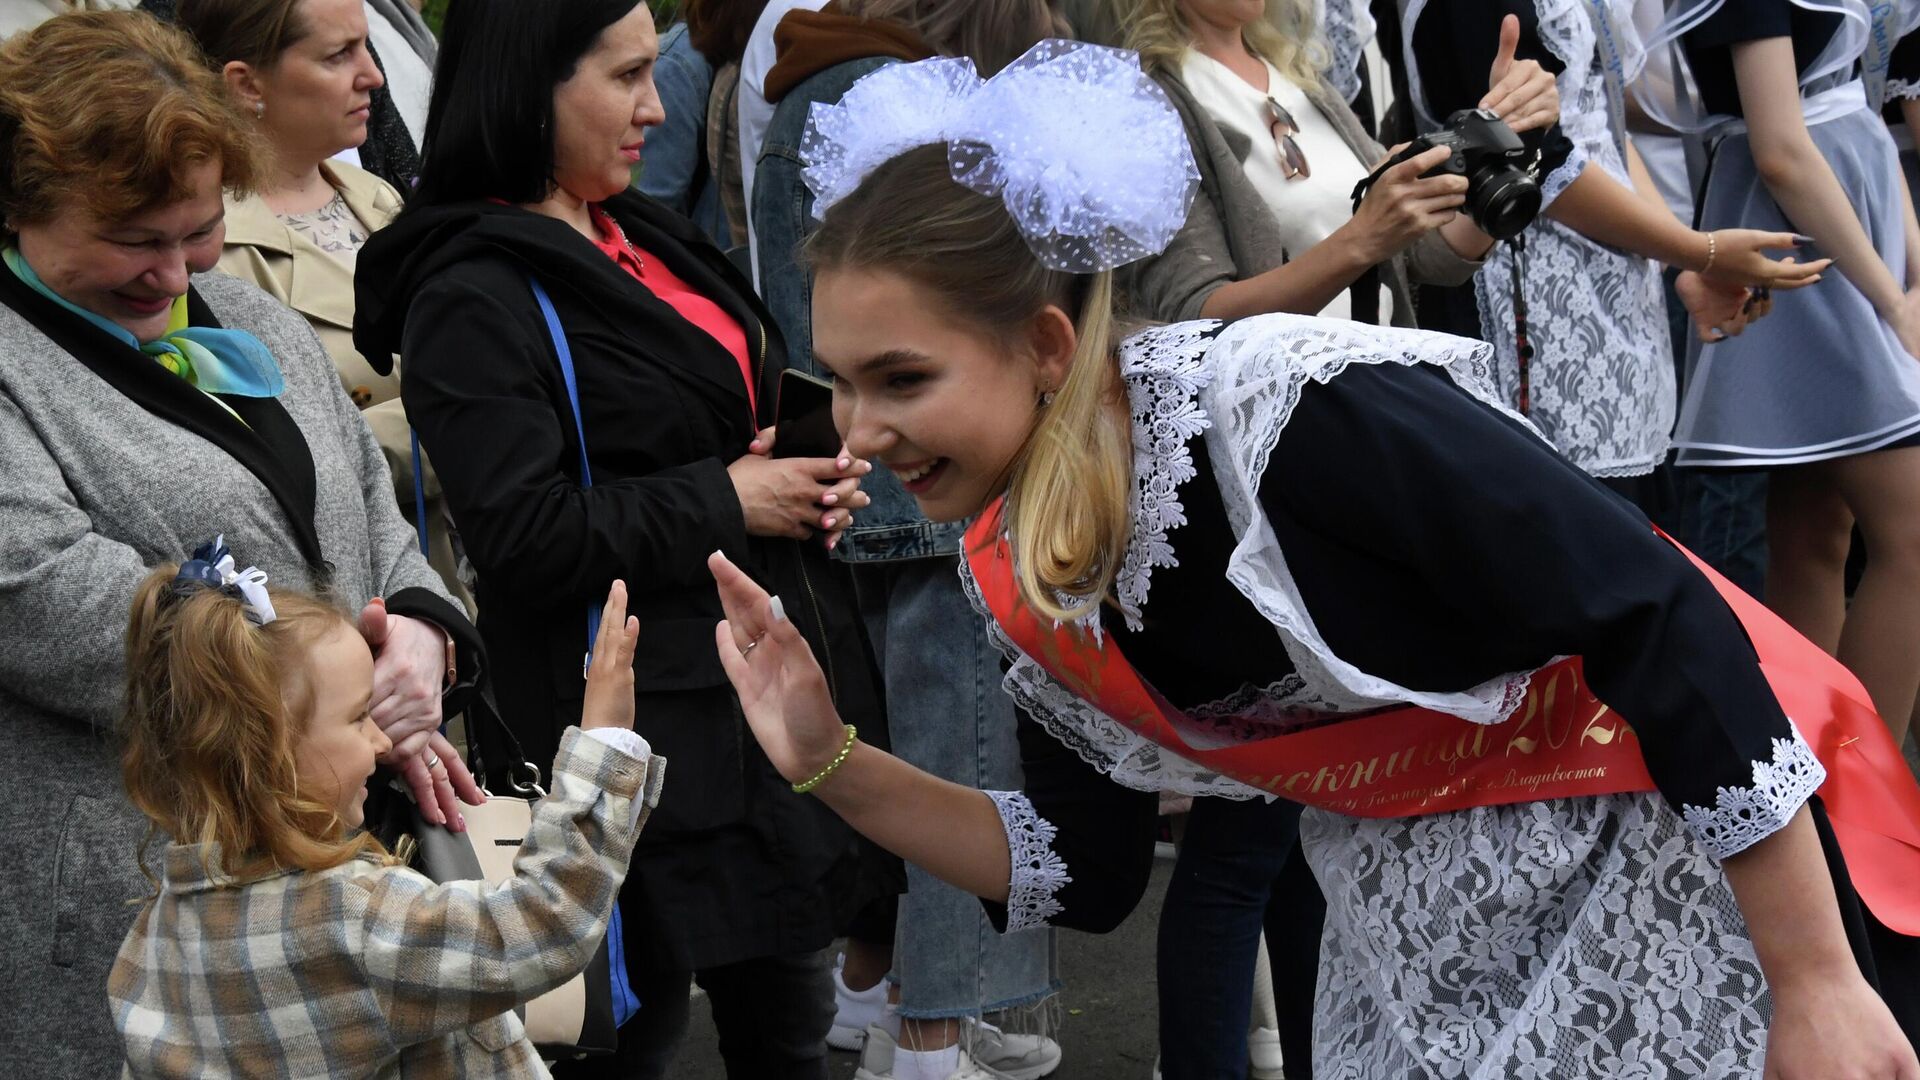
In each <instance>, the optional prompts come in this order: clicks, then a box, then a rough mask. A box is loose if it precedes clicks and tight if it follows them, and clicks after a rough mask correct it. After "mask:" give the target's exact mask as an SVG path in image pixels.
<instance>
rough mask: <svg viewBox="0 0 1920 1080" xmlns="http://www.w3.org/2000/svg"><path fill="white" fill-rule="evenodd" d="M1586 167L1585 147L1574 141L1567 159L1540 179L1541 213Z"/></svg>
mask: <svg viewBox="0 0 1920 1080" xmlns="http://www.w3.org/2000/svg"><path fill="white" fill-rule="evenodd" d="M1586 167H1587V148H1586V147H1584V146H1581V145H1579V144H1578V143H1575V144H1574V147H1573V153H1571V154H1568V155H1567V160H1565V161H1563V162H1561V163H1560V167H1559V168H1557V169H1555V170H1553V171H1552V172H1550V173H1548V174H1547V178H1546V179H1544V180H1542V181H1540V210H1541V212H1542V213H1545V212H1546V209H1547V207H1549V206H1552V205H1553V200H1555V199H1557V198H1559V197H1560V193H1561V192H1563V191H1565V190H1567V185H1569V184H1571V183H1573V182H1574V181H1575V180H1578V179H1579V178H1580V173H1581V171H1582V170H1584V169H1585V168H1586Z"/></svg>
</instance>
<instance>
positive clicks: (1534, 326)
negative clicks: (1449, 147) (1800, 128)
mask: <svg viewBox="0 0 1920 1080" xmlns="http://www.w3.org/2000/svg"><path fill="white" fill-rule="evenodd" d="M1400 3H1401V25H1402V27H1403V28H1404V34H1403V37H1402V50H1403V55H1404V61H1405V65H1406V72H1407V78H1408V83H1409V87H1410V93H1409V97H1410V99H1411V100H1410V104H1411V106H1412V111H1413V116H1414V118H1415V122H1416V124H1417V126H1418V127H1419V129H1420V131H1422V132H1423V133H1432V132H1437V131H1440V130H1442V129H1445V128H1457V127H1458V123H1457V114H1458V113H1459V112H1460V111H1461V110H1467V109H1473V108H1475V107H1476V106H1477V105H1478V104H1479V102H1480V100H1481V90H1480V88H1479V87H1478V85H1476V84H1477V80H1476V79H1473V78H1471V77H1468V76H1465V75H1463V73H1464V72H1469V71H1476V70H1484V68H1483V67H1482V65H1484V63H1485V62H1486V61H1487V60H1489V59H1490V49H1491V45H1490V43H1491V41H1492V39H1493V30H1494V28H1495V27H1497V26H1500V25H1502V24H1503V23H1504V22H1506V21H1507V20H1509V19H1515V18H1517V19H1518V21H1519V31H1520V33H1519V39H1518V42H1517V46H1516V47H1515V49H1514V55H1516V56H1519V57H1521V58H1525V59H1534V60H1538V61H1539V62H1540V64H1541V65H1542V66H1544V67H1545V68H1546V69H1547V70H1549V71H1552V72H1554V73H1555V76H1556V78H1557V80H1558V83H1559V89H1560V131H1561V132H1562V133H1563V134H1564V136H1565V140H1566V142H1565V144H1563V147H1562V150H1561V152H1559V153H1556V152H1554V151H1553V148H1552V147H1551V146H1550V145H1543V146H1542V147H1541V149H1542V151H1543V155H1542V158H1541V160H1540V162H1539V164H1537V165H1535V166H1534V168H1533V171H1534V172H1535V173H1536V175H1537V179H1538V182H1539V185H1540V202H1541V207H1542V209H1541V211H1540V218H1539V219H1538V220H1536V221H1535V222H1534V224H1533V225H1532V226H1531V227H1529V228H1528V229H1527V230H1526V231H1525V232H1524V233H1522V234H1521V235H1520V236H1519V237H1517V238H1516V240H1515V242H1514V243H1512V244H1507V245H1502V246H1500V247H1498V248H1496V249H1495V250H1494V252H1493V253H1492V254H1491V255H1489V256H1488V258H1487V261H1486V265H1485V266H1484V267H1482V268H1481V270H1480V272H1479V273H1478V274H1477V275H1475V277H1474V288H1473V292H1472V293H1471V294H1470V295H1462V294H1454V295H1453V296H1451V297H1444V298H1436V300H1437V302H1435V303H1431V304H1430V303H1429V302H1428V300H1427V298H1426V297H1424V296H1423V297H1422V311H1421V315H1422V320H1421V321H1422V325H1424V326H1429V327H1431V328H1434V329H1442V330H1450V331H1452V332H1455V333H1460V334H1466V335H1469V336H1474V337H1480V338H1483V339H1484V340H1486V341H1488V342H1490V343H1491V344H1492V345H1493V347H1494V355H1495V357H1496V360H1497V363H1496V364H1495V369H1494V375H1495V378H1496V379H1497V381H1498V389H1499V393H1500V397H1501V398H1502V400H1503V401H1504V402H1505V403H1506V404H1507V405H1509V406H1510V407H1513V408H1515V409H1517V410H1518V411H1519V412H1521V413H1523V414H1525V415H1526V416H1527V417H1528V418H1529V419H1530V420H1532V421H1533V422H1534V424H1535V425H1537V426H1538V427H1539V428H1540V430H1541V431H1542V433H1544V434H1545V435H1546V436H1547V438H1548V439H1549V440H1551V441H1552V442H1553V444H1554V445H1555V446H1556V447H1558V448H1559V450H1560V452H1561V453H1563V454H1565V455H1566V456H1567V458H1568V459H1569V460H1570V461H1572V462H1573V463H1574V464H1576V465H1578V466H1580V467H1581V468H1582V469H1584V470H1585V471H1586V472H1588V473H1589V474H1591V475H1593V476H1595V477H1598V478H1600V479H1601V480H1603V481H1606V482H1609V484H1610V486H1613V487H1614V488H1615V489H1616V490H1619V491H1621V492H1622V493H1623V494H1628V495H1630V496H1634V497H1637V498H1640V499H1641V500H1642V501H1645V499H1646V497H1647V496H1648V495H1650V494H1651V493H1650V492H1649V491H1648V490H1647V489H1646V487H1645V483H1644V480H1642V479H1640V478H1644V477H1645V476H1646V475H1647V474H1649V473H1651V472H1652V471H1653V470H1654V468H1655V467H1656V466H1657V465H1659V464H1660V463H1661V462H1662V461H1663V460H1665V458H1666V455H1667V450H1668V447H1669V445H1670V441H1671V433H1672V429H1673V416H1674V407H1675V397H1676V392H1675V388H1674V375H1673V363H1672V345H1671V343H1670V340H1669V335H1668V332H1667V324H1666V315H1665V311H1666V308H1665V300H1664V298H1663V295H1662V293H1661V288H1660V267H1659V265H1658V264H1662V263H1664V264H1666V265H1668V266H1672V267H1675V268H1677V269H1679V270H1681V271H1683V272H1682V273H1681V275H1680V278H1679V280H1678V282H1677V288H1678V290H1679V294H1680V297H1681V299H1682V300H1683V301H1685V303H1686V305H1687V309H1688V311H1689V312H1691V313H1692V315H1693V317H1694V322H1695V324H1696V327H1697V330H1698V332H1699V334H1700V335H1701V336H1702V337H1703V338H1718V337H1719V336H1722V335H1723V334H1724V335H1731V334H1737V333H1739V332H1740V330H1741V329H1742V328H1744V326H1745V324H1746V322H1747V320H1748V319H1749V318H1750V317H1751V316H1753V315H1755V314H1759V313H1764V311H1765V310H1766V307H1765V304H1766V300H1765V299H1764V296H1763V295H1759V294H1754V293H1751V292H1749V289H1748V287H1749V286H1760V287H1766V288H1771V289H1775V290H1778V289H1788V288H1797V287H1800V286H1803V285H1807V284H1810V283H1812V282H1813V281H1814V280H1817V278H1818V275H1819V271H1820V270H1821V269H1823V268H1824V267H1825V266H1826V263H1825V262H1824V261H1823V262H1819V263H1811V264H1798V263H1795V262H1794V261H1793V260H1791V259H1789V260H1786V261H1784V262H1775V261H1773V260H1771V259H1769V258H1768V257H1767V256H1766V255H1765V254H1764V252H1765V251H1766V250H1767V249H1770V248H1784V247H1790V246H1792V244H1793V237H1792V235H1791V234H1790V233H1788V232H1784V231H1771V232H1760V231H1755V230H1750V229H1723V230H1719V231H1717V232H1714V233H1702V232H1697V231H1694V230H1692V229H1689V228H1687V227H1686V226H1684V225H1682V224H1681V223H1680V222H1679V220H1678V219H1676V218H1675V217H1674V216H1673V213H1672V211H1671V210H1669V209H1667V206H1666V203H1665V202H1664V201H1663V200H1662V199H1661V198H1660V195H1659V192H1658V191H1657V190H1655V188H1654V186H1653V182H1652V180H1651V178H1650V177H1649V176H1648V174H1647V171H1646V168H1645V166H1644V165H1642V164H1641V162H1640V160H1639V157H1638V156H1637V155H1636V154H1635V152H1634V149H1633V145H1632V143H1630V142H1629V141H1628V140H1627V137H1626V130H1625V126H1624V112H1623V106H1624V96H1623V95H1624V87H1625V86H1627V85H1628V84H1629V83H1631V82H1632V81H1633V79H1634V77H1635V76H1636V75H1637V74H1638V72H1639V70H1640V68H1641V66H1642V61H1643V59H1644V54H1643V52H1642V50H1641V49H1640V47H1639V44H1638V40H1637V38H1636V37H1635V35H1634V32H1633V29H1632V25H1631V21H1630V19H1629V18H1628V12H1627V11H1626V10H1624V5H1620V4H1618V3H1615V2H1613V0H1400Z"/></svg>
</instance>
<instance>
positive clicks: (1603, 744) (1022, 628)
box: [966, 504, 1920, 936]
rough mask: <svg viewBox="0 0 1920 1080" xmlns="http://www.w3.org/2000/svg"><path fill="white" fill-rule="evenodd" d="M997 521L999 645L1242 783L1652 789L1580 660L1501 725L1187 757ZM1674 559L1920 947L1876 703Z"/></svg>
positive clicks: (1894, 763)
mask: <svg viewBox="0 0 1920 1080" xmlns="http://www.w3.org/2000/svg"><path fill="white" fill-rule="evenodd" d="M998 521H999V506H998V504H996V505H995V506H994V507H992V508H990V509H989V510H988V511H987V512H986V513H985V514H982V515H981V516H980V518H979V520H978V521H976V522H975V523H974V525H973V527H972V528H971V529H969V530H968V532H967V539H966V545H967V562H968V565H969V566H970V567H971V569H972V571H973V577H974V580H975V581H976V582H977V583H978V584H979V587H980V593H981V595H982V596H983V597H984V598H985V600H986V603H987V607H988V608H989V610H991V611H992V613H993V616H994V619H995V620H996V621H998V622H999V624H1000V629H1001V631H1002V632H1003V633H1005V634H1006V635H1007V637H1008V638H1010V639H1011V640H1012V641H1013V643H1014V644H1015V645H1018V646H1019V647H1020V650H1021V651H1022V652H1024V653H1026V654H1027V655H1028V656H1030V657H1032V658H1033V660H1034V661H1035V662H1036V663H1038V664H1039V665H1040V666H1041V667H1042V668H1044V669H1045V670H1046V672H1047V674H1048V675H1050V676H1052V677H1053V679H1054V680H1055V681H1057V682H1059V683H1060V684H1061V685H1062V686H1064V687H1066V688H1067V689H1068V690H1070V691H1072V692H1073V693H1074V694H1075V695H1076V696H1078V697H1079V698H1080V699H1081V700H1083V701H1085V702H1087V703H1088V704H1089V705H1092V706H1093V707H1094V708H1097V709H1099V710H1100V711H1101V712H1102V713H1104V714H1106V715H1107V716H1109V717H1111V718H1113V719H1114V720H1116V721H1118V722H1119V723H1121V724H1123V725H1125V726H1126V727H1128V728H1129V729H1131V730H1133V731H1135V732H1137V733H1139V734H1140V735H1142V736H1145V737H1146V738H1148V739H1150V740H1152V741H1153V742H1155V743H1156V744H1158V745H1160V746H1164V747H1166V748H1167V749H1169V750H1172V751H1173V752H1175V753H1177V754H1179V755H1180V756H1181V757H1184V758H1187V759H1189V760H1191V761H1194V762H1196V763H1198V764H1200V765H1202V766H1204V767H1206V768H1208V769H1210V770H1212V771H1214V772H1217V773H1220V774H1221V775H1224V776H1228V777H1232V778H1233V779H1235V780H1238V781H1240V782H1241V783H1243V784H1247V785H1249V786H1251V787H1255V788H1259V789H1261V790H1263V791H1269V792H1272V793H1274V794H1276V795H1279V796H1282V797H1284V798H1287V799H1290V800H1292V801H1294V802H1298V803H1304V804H1306V805H1308V806H1314V807H1319V808H1321V809H1325V810H1332V811H1336V812H1338V813H1342V814H1353V815H1356V816H1359V817H1406V816H1412V815H1418V814H1431V813H1438V812H1440V811H1446V810H1460V809H1464V808H1466V807H1470V806H1495V805H1499V804H1502V803H1514V802H1527V801H1531V800H1535V799H1559V798H1567V797H1570V796H1578V795H1608V794H1614V793H1617V792H1628V791H1651V790H1653V789H1654V784H1653V780H1652V778H1651V777H1650V776H1649V775H1648V773H1647V766H1646V762H1645V761H1644V760H1643V759H1642V758H1641V756H1640V748H1639V741H1638V740H1637V739H1636V738H1635V737H1634V734H1633V729H1632V727H1631V726H1630V725H1629V724H1628V723H1627V721H1626V720H1625V719H1623V718H1622V717H1621V716H1620V715H1619V714H1618V713H1616V712H1614V711H1613V710H1612V709H1610V708H1608V707H1607V706H1606V705H1605V704H1604V703H1603V702H1601V701H1600V699H1599V698H1597V697H1596V696H1594V693H1593V690H1592V689H1591V688H1590V687H1589V686H1588V685H1587V681H1586V678H1585V676H1584V675H1583V673H1582V670H1581V663H1580V659H1579V658H1578V657H1575V658H1573V659H1570V660H1563V661H1560V662H1559V663H1556V664H1552V665H1550V666H1548V667H1545V668H1542V669H1541V670H1540V671H1538V672H1537V673H1535V675H1534V677H1533V680H1532V683H1531V685H1530V686H1529V688H1528V691H1527V695H1526V697H1525V699H1524V700H1523V701H1522V703H1521V705H1520V707H1519V708H1517V709H1515V710H1514V711H1513V714H1512V715H1511V716H1510V717H1509V718H1508V719H1506V720H1505V721H1503V722H1501V723H1498V724H1476V723H1473V722H1471V721H1468V720H1463V719H1461V718H1459V717H1457V716H1451V715H1448V714H1446V713H1442V712H1436V711H1434V710H1432V709H1425V708H1420V707H1418V706H1413V705H1403V706H1397V707H1391V708H1386V709H1382V710H1379V711H1376V712H1370V713H1364V714H1359V715H1356V716H1354V717H1352V718H1350V719H1342V720H1339V721H1338V722H1336V723H1330V724H1325V725H1321V726H1316V727H1310V728H1308V729H1307V730H1304V731H1298V732H1294V733H1292V734H1287V735H1276V736H1271V737H1268V738H1264V739H1256V740H1254V741H1251V742H1244V743H1236V744H1234V745H1231V746H1225V747H1220V748H1217V749H1211V750H1203V749H1198V748H1195V747H1193V746H1190V745H1188V744H1187V742H1186V740H1185V739H1183V738H1182V737H1181V735H1180V733H1179V731H1178V730H1177V729H1176V727H1175V726H1174V720H1175V719H1176V718H1179V717H1180V711H1179V709H1177V708H1176V707H1175V706H1174V705H1173V704H1172V703H1170V702H1168V701H1167V700H1166V699H1165V698H1164V697H1162V696H1160V694H1159V693H1158V692H1157V691H1155V690H1154V689H1153V687H1152V686H1150V685H1148V684H1147V682H1146V680H1145V679H1142V678H1141V677H1140V675H1139V673H1138V672H1136V671H1135V670H1134V669H1133V666H1132V665H1131V664H1129V663H1128V662H1127V660H1126V658H1125V657H1124V656H1122V655H1121V654H1120V649H1119V647H1118V645H1117V644H1116V643H1115V642H1114V640H1113V638H1112V637H1111V636H1108V637H1106V638H1105V639H1104V640H1103V641H1101V642H1100V643H1098V644H1096V643H1095V642H1094V641H1092V640H1090V638H1089V635H1087V634H1086V633H1084V632H1082V631H1080V630H1079V629H1078V628H1076V627H1072V626H1055V625H1053V622H1052V620H1050V619H1049V620H1044V621H1043V620H1041V619H1038V618H1036V617H1035V616H1034V614H1033V613H1032V611H1031V610H1029V609H1028V608H1027V607H1026V605H1025V604H1023V603H1021V601H1020V595H1019V587H1018V585H1017V584H1016V583H1015V580H1014V575H1013V561H1012V559H1011V557H1010V556H1009V553H1008V551H1007V544H1006V539H1005V537H1004V536H999V535H997V524H998ZM1662 535H1663V536H1664V535H1665V534H1662ZM1667 539H1668V540H1669V542H1671V540H1672V538H1671V537H1668V538H1667ZM1674 546H1675V547H1676V548H1679V549H1680V551H1681V553H1682V554H1685V555H1686V556H1687V558H1688V559H1689V560H1691V561H1692V562H1693V564H1694V565H1695V566H1696V567H1698V568H1699V570H1700V572H1701V573H1702V574H1704V575H1706V577H1707V580H1708V581H1710V582H1712V583H1713V586H1714V588H1716V589H1718V590H1719V592H1720V595H1721V597H1722V598H1723V599H1724V600H1725V601H1726V602H1727V606H1728V607H1730V608H1732V609H1733V613H1734V615H1735V616H1736V617H1738V618H1739V620H1740V623H1741V625H1742V626H1744V627H1745V628H1746V632H1747V636H1748V637H1749V638H1750V639H1751V640H1752V642H1753V647H1754V651H1755V652H1756V653H1758V654H1759V657H1760V669H1761V672H1762V673H1763V674H1764V675H1765V676H1766V679H1767V683H1768V685H1769V686H1771V688H1772V689H1773V692H1774V696H1775V697H1777V698H1778V699H1779V701H1780V706H1781V708H1782V709H1783V710H1784V711H1785V712H1786V714H1787V715H1788V716H1790V717H1792V718H1793V723H1794V726H1795V727H1796V728H1798V729H1799V731H1800V734H1801V736H1802V737H1804V738H1805V739H1806V740H1807V743H1808V744H1809V745H1810V746H1812V748H1813V751H1814V753H1815V754H1816V755H1817V756H1818V757H1819V759H1820V761H1821V763H1822V764H1823V765H1825V766H1826V768H1827V780H1826V783H1825V784H1824V785H1822V786H1821V788H1820V797H1821V799H1822V800H1823V801H1824V803H1825V804H1826V809H1827V815H1828V817H1830V818H1831V819H1832V821H1833V829H1834V833H1835V834H1836V835H1837V836H1838V838H1839V841H1840V846H1841V849H1842V851H1843V852H1844V854H1845V855H1846V861H1847V870H1848V872H1849V873H1850V874H1851V875H1852V878H1853V884H1854V887H1855V888H1856V889H1857V890H1858V891H1859V893H1860V896H1861V898H1862V899H1863V900H1864V901H1865V902H1866V904H1867V906H1868V907H1869V908H1870V909H1872V911H1873V913H1874V914H1875V915H1876V916H1878V917H1879V919H1880V921H1881V922H1883V923H1885V924H1887V925H1888V926H1889V927H1891V928H1892V929H1894V930H1896V931H1898V932H1900V933H1902V934H1908V935H1913V936H1920V786H1916V785H1915V783H1914V778H1913V774H1912V773H1911V772H1909V771H1908V769H1907V766H1906V763H1905V762H1904V761H1903V760H1902V759H1901V757H1900V752H1899V750H1898V748H1896V747H1895V746H1894V745H1893V738H1892V736H1891V735H1890V734H1889V733H1888V731H1887V729H1886V725H1885V724H1883V723H1882V722H1881V720H1880V717H1879V714H1877V713H1876V712H1874V709H1873V704H1872V702H1871V700H1870V699H1869V698H1868V697H1867V692H1866V689H1865V688H1864V687H1862V686H1861V685H1860V681H1859V680H1858V679H1856V678H1854V676H1853V674H1852V673H1851V672H1849V671H1848V670H1847V669H1846V668H1845V667H1843V666H1841V665H1840V663H1839V662H1838V661H1836V660H1834V659H1833V658H1832V657H1831V656H1828V655H1827V654H1826V653H1825V652H1822V651H1821V650H1820V649H1819V648H1818V647H1817V646H1815V645H1814V644H1813V643H1812V642H1810V641H1808V640H1807V639H1805V638H1803V637H1801V636H1800V635H1799V634H1798V633H1796V632H1794V630H1793V629H1792V628H1791V627H1789V626H1788V625H1787V624H1786V623H1785V622H1782V621H1781V620H1780V618H1779V617H1778V616H1776V615H1774V614H1773V612H1771V611H1769V610H1767V608H1766V607H1765V606H1763V605H1762V604H1760V602H1759V601H1757V600H1754V599H1753V598H1752V597H1750V596H1748V595H1747V594H1746V593H1744V592H1742V591H1741V590H1740V589H1739V588H1738V587H1737V586H1735V585H1734V584H1732V583H1731V582H1729V581H1727V580H1726V579H1725V578H1723V577H1721V576H1720V575H1719V574H1717V573H1715V572H1714V571H1713V569H1712V568H1711V567H1709V566H1707V565H1706V564H1705V563H1703V562H1701V561H1700V560H1699V559H1697V558H1695V557H1694V555H1693V553H1692V552H1690V551H1687V550H1686V549H1685V548H1683V547H1680V545H1679V544H1678V543H1675V544H1674Z"/></svg>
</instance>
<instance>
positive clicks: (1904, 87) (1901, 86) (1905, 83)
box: [1886, 79, 1920, 101]
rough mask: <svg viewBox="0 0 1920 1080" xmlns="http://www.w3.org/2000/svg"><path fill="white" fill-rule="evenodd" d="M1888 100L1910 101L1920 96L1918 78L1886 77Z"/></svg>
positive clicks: (1919, 80)
mask: <svg viewBox="0 0 1920 1080" xmlns="http://www.w3.org/2000/svg"><path fill="white" fill-rule="evenodd" d="M1886 94H1887V100H1888V101H1910V100H1912V99H1913V98H1920V79H1888V80H1887V90H1886Z"/></svg>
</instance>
